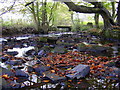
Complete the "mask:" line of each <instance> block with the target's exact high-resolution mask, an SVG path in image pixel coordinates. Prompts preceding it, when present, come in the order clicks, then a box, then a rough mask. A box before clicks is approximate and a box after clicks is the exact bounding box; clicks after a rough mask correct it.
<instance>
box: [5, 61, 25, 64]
mask: <svg viewBox="0 0 120 90" xmlns="http://www.w3.org/2000/svg"><path fill="white" fill-rule="evenodd" d="M5 63H6V64H9V65H22V63H23V62H22V60H10V61H6V62H5Z"/></svg>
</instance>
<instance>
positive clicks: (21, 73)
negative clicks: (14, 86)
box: [15, 69, 29, 78]
mask: <svg viewBox="0 0 120 90" xmlns="http://www.w3.org/2000/svg"><path fill="white" fill-rule="evenodd" d="M15 76H16V77H26V78H28V77H29V75H28V74H27V73H25V72H24V71H22V70H19V69H18V70H16V72H15Z"/></svg>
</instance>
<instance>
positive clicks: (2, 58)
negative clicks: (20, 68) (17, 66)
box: [0, 56, 9, 62]
mask: <svg viewBox="0 0 120 90" xmlns="http://www.w3.org/2000/svg"><path fill="white" fill-rule="evenodd" d="M0 59H1V60H2V62H5V61H7V60H8V59H9V58H8V57H4V56H3V57H0Z"/></svg>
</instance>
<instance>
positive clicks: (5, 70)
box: [0, 67, 15, 76]
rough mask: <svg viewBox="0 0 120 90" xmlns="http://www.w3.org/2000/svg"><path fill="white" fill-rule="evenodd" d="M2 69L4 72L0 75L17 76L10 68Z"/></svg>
mask: <svg viewBox="0 0 120 90" xmlns="http://www.w3.org/2000/svg"><path fill="white" fill-rule="evenodd" d="M0 68H1V67H0ZM0 70H2V71H0V72H2V73H0V75H4V74H7V75H8V76H15V74H14V73H13V72H12V71H10V70H8V69H5V68H2V69H0Z"/></svg>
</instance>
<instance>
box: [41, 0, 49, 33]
mask: <svg viewBox="0 0 120 90" xmlns="http://www.w3.org/2000/svg"><path fill="white" fill-rule="evenodd" d="M46 5H47V0H45V1H44V2H42V33H44V34H47V33H48V26H49V25H48V22H47V11H46Z"/></svg>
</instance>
